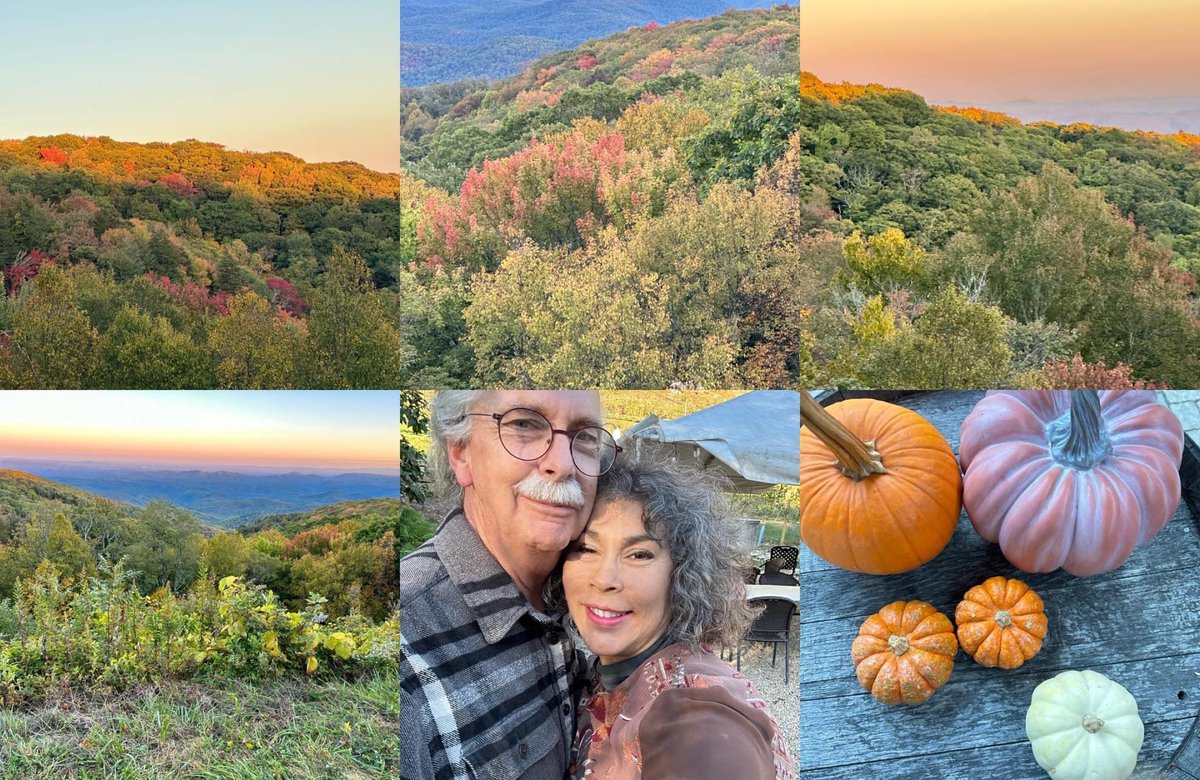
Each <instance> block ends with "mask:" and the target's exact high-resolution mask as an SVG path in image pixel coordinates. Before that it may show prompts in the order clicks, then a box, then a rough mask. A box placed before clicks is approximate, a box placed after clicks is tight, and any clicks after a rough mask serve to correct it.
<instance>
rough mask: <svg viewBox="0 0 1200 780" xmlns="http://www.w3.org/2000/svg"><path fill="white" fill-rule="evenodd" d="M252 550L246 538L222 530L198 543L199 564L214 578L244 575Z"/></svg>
mask: <svg viewBox="0 0 1200 780" xmlns="http://www.w3.org/2000/svg"><path fill="white" fill-rule="evenodd" d="M251 552H253V550H252V549H251V548H250V546H249V545H248V544H247V542H246V538H245V537H244V536H242V535H241V534H239V533H236V532H234V531H222V532H220V533H219V534H217V535H216V536H214V537H212V538H211V539H205V540H204V541H203V542H202V543H201V545H200V565H201V567H202V568H203V569H204V570H205V571H207V572H208V574H209V576H211V577H213V578H214V579H218V580H219V579H221V578H222V577H229V576H234V577H244V576H245V575H246V569H247V568H248V566H249V563H250V554H251Z"/></svg>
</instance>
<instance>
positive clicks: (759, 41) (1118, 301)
mask: <svg viewBox="0 0 1200 780" xmlns="http://www.w3.org/2000/svg"><path fill="white" fill-rule="evenodd" d="M797 45H798V42H797V11H796V10H795V9H791V8H788V7H787V6H780V7H777V8H775V9H773V10H770V11H745V12H734V11H731V12H727V13H725V14H723V15H720V16H716V17H712V18H708V19H702V20H699V21H692V20H684V21H681V22H677V23H674V24H670V25H664V26H659V25H656V24H649V25H646V26H644V27H641V28H635V29H631V30H628V31H626V32H624V33H619V34H616V35H612V36H609V37H607V38H604V39H601V40H597V41H590V42H587V43H585V44H583V45H581V46H579V47H577V48H575V49H573V50H570V51H564V52H558V53H556V54H552V55H548V56H546V57H543V58H541V59H540V60H538V61H537V62H536V63H535V64H533V65H532V66H530V67H528V68H527V69H526V70H524V71H523V72H522V73H520V74H519V75H517V76H514V77H512V78H509V79H506V80H502V81H495V82H482V81H477V82H472V81H463V82H456V83H452V84H436V85H431V86H428V87H423V88H418V89H408V90H405V91H404V92H403V96H402V104H403V105H402V122H403V124H402V134H403V145H402V153H403V163H404V172H403V173H402V174H401V190H400V198H401V203H402V222H403V231H404V235H405V240H404V243H403V244H402V249H401V251H402V256H403V260H404V262H403V267H402V269H401V271H400V281H399V284H400V288H401V290H402V302H401V309H402V311H401V338H402V340H403V341H404V342H405V348H404V349H405V354H404V356H402V363H403V366H404V370H403V372H402V376H403V377H404V378H405V380H404V381H406V382H408V383H410V386H413V387H428V386H439V385H445V384H463V383H484V384H490V383H501V384H525V385H552V386H557V385H583V386H587V385H601V386H624V387H654V386H665V385H667V384H669V383H672V382H677V383H684V384H689V385H692V386H704V387H718V386H735V385H741V386H800V385H805V386H842V387H854V386H873V387H949V386H955V387H983V386H1001V385H1003V386H1014V387H1050V386H1075V385H1080V384H1090V385H1093V386H1094V385H1098V384H1106V385H1108V384H1111V385H1118V386H1128V385H1134V384H1145V383H1152V384H1153V383H1157V384H1159V385H1166V386H1175V387H1180V386H1194V385H1195V384H1196V382H1197V379H1198V378H1200V362H1198V361H1200V358H1197V355H1200V318H1198V317H1197V311H1198V310H1197V300H1198V299H1197V293H1196V288H1195V273H1196V271H1197V270H1200V138H1197V137H1196V136H1192V135H1188V134H1186V133H1178V134H1175V135H1160V134H1154V133H1147V132H1132V131H1126V130H1119V129H1115V128H1107V127H1094V126H1089V125H1083V124H1075V125H1055V124H1051V123H1044V122H1043V123H1035V124H1023V123H1021V122H1019V121H1018V120H1016V119H1013V118H1011V117H1008V116H1005V115H1003V114H999V113H996V112H991V111H986V110H983V109H978V108H971V107H955V106H933V105H930V104H929V103H927V102H926V101H925V100H924V99H923V98H922V97H921V96H920V95H917V94H914V93H912V92H907V91H904V90H900V89H894V88H889V87H887V86H879V85H855V84H832V83H825V82H823V81H822V80H821V79H819V78H818V77H816V76H814V75H812V74H808V73H803V74H800V73H798V72H797V68H796V66H795V63H796V59H795V58H796V56H797V55H796V52H797ZM566 279H569V280H570V282H569V283H564V280H566Z"/></svg>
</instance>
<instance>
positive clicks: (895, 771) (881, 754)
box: [800, 392, 1200, 780]
mask: <svg viewBox="0 0 1200 780" xmlns="http://www.w3.org/2000/svg"><path fill="white" fill-rule="evenodd" d="M982 396H983V393H981V392H931V393H917V394H908V395H905V396H903V397H900V398H898V399H897V397H896V396H894V395H893V396H891V397H890V400H892V402H894V403H898V404H899V405H901V406H905V407H908V408H910V409H913V410H914V411H917V412H919V413H920V414H922V415H923V416H924V417H925V418H926V419H927V420H929V421H930V422H931V423H933V424H934V426H935V427H937V428H938V430H940V431H941V432H942V434H943V435H944V436H945V437H946V439H947V440H948V441H949V442H950V446H951V447H952V448H953V449H954V451H955V454H957V452H958V431H959V425H960V424H961V422H962V420H963V418H964V417H965V416H966V415H967V413H968V412H969V411H970V410H971V408H972V407H973V406H974V405H975V403H976V402H977V401H978V400H979V399H980V398H981V397H982ZM1185 444H1186V446H1185V451H1184V457H1183V466H1182V467H1181V469H1180V472H1181V475H1182V477H1183V490H1184V500H1183V501H1182V502H1180V506H1179V509H1178V510H1177V511H1176V513H1175V515H1174V517H1173V518H1172V519H1171V520H1170V521H1169V522H1168V523H1167V525H1166V527H1164V528H1163V530H1162V531H1161V532H1160V533H1159V534H1158V535H1157V536H1156V537H1155V538H1154V539H1152V540H1151V541H1149V542H1148V543H1147V544H1145V545H1143V546H1141V547H1139V548H1137V549H1136V550H1135V551H1134V553H1133V555H1132V556H1131V557H1130V558H1129V560H1127V561H1126V562H1125V563H1124V564H1123V565H1122V566H1120V567H1119V568H1117V569H1116V570H1115V571H1112V572H1109V573H1107V574H1099V575H1094V576H1091V577H1075V576H1072V575H1070V574H1067V573H1065V572H1063V571H1062V570H1059V571H1056V572H1053V573H1049V574H1028V573H1026V572H1022V571H1019V570H1018V569H1016V568H1015V567H1013V566H1012V565H1011V564H1009V563H1008V561H1007V560H1005V558H1004V556H1003V555H1002V554H1001V553H1000V548H999V546H997V545H994V544H990V543H988V542H986V541H984V540H983V539H982V538H981V537H980V536H979V535H978V534H977V533H976V532H975V529H974V527H973V526H972V525H971V522H970V520H969V519H968V518H967V515H966V512H965V511H964V512H963V513H962V514H961V515H960V517H959V523H958V527H957V528H956V529H955V532H954V536H953V538H952V539H951V540H950V543H949V545H948V546H947V547H946V549H945V550H943V551H942V553H941V554H940V555H938V557H936V558H934V559H933V560H932V561H931V562H929V563H927V564H925V565H924V566H921V567H919V568H917V569H915V570H913V571H910V572H905V573H903V574H896V575H890V576H874V575H869V574H858V573H854V572H849V571H845V570H843V569H839V568H836V567H834V566H832V565H831V564H829V563H826V562H825V561H823V560H821V559H820V558H818V557H817V556H816V555H814V554H813V552H812V551H811V550H809V549H808V548H807V547H805V546H804V545H801V549H800V572H801V574H800V581H801V582H802V583H804V603H803V605H802V608H801V613H800V614H801V620H800V624H801V631H800V637H801V641H800V694H801V703H800V767H801V771H802V772H803V777H804V778H805V780H832V779H833V778H856V779H857V778H861V777H886V778H890V779H895V780H901V779H902V778H931V777H936V778H941V779H943V780H953V779H954V778H964V779H965V778H981V777H1004V778H1005V779H1006V780H1043V779H1044V778H1046V777H1048V775H1047V773H1046V772H1045V771H1044V770H1042V769H1041V768H1040V767H1039V766H1038V765H1037V762H1036V761H1035V760H1034V758H1033V751H1032V749H1031V747H1030V745H1029V741H1028V739H1027V738H1026V736H1025V712H1026V710H1027V709H1028V708H1029V702H1030V697H1031V695H1032V694H1033V689H1034V688H1035V687H1036V686H1037V684H1038V683H1040V682H1042V681H1043V680H1047V679H1049V678H1051V677H1053V676H1055V675H1056V674H1058V673H1059V672H1062V671H1065V670H1067V669H1092V670H1094V671H1097V672H1100V673H1101V674H1104V675H1106V676H1108V677H1110V678H1112V679H1113V680H1115V681H1116V682H1118V683H1120V684H1121V685H1123V686H1125V688H1127V689H1128V690H1129V692H1130V693H1132V694H1133V696H1134V698H1135V699H1136V700H1137V703H1138V713H1139V715H1140V717H1141V719H1142V721H1143V723H1144V724H1145V730H1146V736H1145V741H1144V743H1143V745H1142V749H1141V752H1140V753H1139V755H1138V763H1137V770H1136V771H1135V776H1141V774H1139V773H1143V774H1145V775H1146V776H1151V775H1152V776H1154V777H1160V778H1166V779H1167V780H1188V779H1189V778H1190V779H1193V780H1194V779H1195V778H1200V740H1197V738H1196V737H1195V735H1194V724H1195V722H1196V720H1197V702H1200V615H1198V608H1200V535H1198V532H1200V529H1198V527H1197V518H1200V450H1198V449H1197V447H1196V444H1195V442H1192V441H1190V440H1188V441H1187V442H1186V443H1185ZM801 522H803V519H802V521H801ZM995 575H1004V576H1006V577H1015V578H1017V579H1020V580H1022V581H1024V582H1025V583H1027V584H1028V585H1029V586H1030V587H1032V588H1033V589H1034V590H1036V591H1037V592H1038V593H1039V594H1040V595H1041V596H1042V598H1043V600H1044V601H1045V604H1046V615H1047V617H1048V618H1049V633H1048V634H1047V637H1046V640H1045V643H1044V644H1043V646H1042V649H1041V652H1039V653H1038V654H1037V655H1035V656H1034V657H1033V658H1032V659H1030V660H1029V661H1027V662H1026V663H1025V664H1024V665H1023V666H1021V667H1020V668H1018V669H1014V670H1003V669H988V668H985V667H983V666H980V665H979V664H977V663H975V662H974V661H973V660H972V659H971V658H970V657H969V656H968V655H966V654H965V653H963V652H960V653H959V654H958V656H957V657H956V659H955V664H954V671H953V673H952V674H951V676H950V680H949V682H948V683H947V684H946V685H945V686H944V687H942V688H941V689H940V690H938V691H937V692H936V693H934V695H933V697H932V698H931V699H930V700H929V701H927V702H925V703H924V704H921V705H918V706H915V707H903V706H893V707H889V706H885V705H883V704H880V703H879V702H877V701H876V700H875V699H874V698H872V697H871V695H870V693H868V692H867V691H865V690H863V688H862V687H861V686H860V685H859V683H858V679H857V677H856V676H855V672H854V664H853V663H852V662H851V660H850V644H851V642H853V640H854V637H855V636H857V634H858V629H859V626H860V625H861V624H862V622H863V621H864V620H866V618H867V617H868V616H870V615H871V614H873V613H875V612H876V611H878V610H879V608H880V607H882V606H884V605H885V604H888V603H890V602H892V601H897V600H901V599H920V600H922V601H927V602H929V603H931V604H933V605H934V606H935V607H937V609H938V610H940V611H941V612H943V613H945V614H946V615H948V616H949V617H951V619H953V616H954V608H955V606H956V605H957V604H958V602H959V601H960V600H961V599H962V596H963V594H964V593H965V592H966V591H967V589H968V588H970V587H971V586H973V585H977V584H979V583H981V582H983V581H984V580H985V579H987V578H988V577H991V576H995ZM1156 771H1158V772H1161V773H1162V774H1155V772H1156Z"/></svg>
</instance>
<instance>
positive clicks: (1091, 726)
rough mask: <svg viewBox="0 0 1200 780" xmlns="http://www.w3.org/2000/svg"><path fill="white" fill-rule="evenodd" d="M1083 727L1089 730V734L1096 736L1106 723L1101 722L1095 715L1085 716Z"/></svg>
mask: <svg viewBox="0 0 1200 780" xmlns="http://www.w3.org/2000/svg"><path fill="white" fill-rule="evenodd" d="M1083 727H1084V728H1085V729H1087V732H1088V733H1089V734H1095V733H1096V732H1097V731H1099V730H1100V729H1102V728H1104V721H1102V720H1100V719H1099V718H1097V717H1096V716H1095V715H1084V716H1083Z"/></svg>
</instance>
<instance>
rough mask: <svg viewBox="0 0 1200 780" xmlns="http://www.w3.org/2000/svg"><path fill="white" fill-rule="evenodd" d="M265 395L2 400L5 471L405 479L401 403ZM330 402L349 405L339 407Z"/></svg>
mask: <svg viewBox="0 0 1200 780" xmlns="http://www.w3.org/2000/svg"><path fill="white" fill-rule="evenodd" d="M258 395H260V394H254V393H242V394H236V395H235V396H229V395H225V396H224V397H223V394H221V393H211V392H210V393H195V394H183V393H166V394H157V395H147V394H138V393H121V392H117V391H106V392H99V393H69V392H61V391H60V392H49V393H26V392H20V391H13V392H8V393H2V394H0V400H2V401H7V402H8V403H6V404H4V405H3V406H4V407H5V408H4V409H3V411H2V412H0V464H2V463H3V460H4V459H5V458H10V459H11V458H22V459H26V458H27V459H48V460H79V461H86V460H96V461H113V462H121V463H139V464H145V465H151V466H153V465H170V466H195V465H207V466H217V467H236V466H251V467H276V468H279V467H295V468H306V469H345V470H354V469H371V470H376V471H378V470H386V471H391V470H393V469H394V470H396V471H397V472H398V470H399V457H400V456H399V407H398V399H397V401H395V402H393V404H392V405H393V406H394V409H395V410H394V412H393V411H392V409H390V408H389V404H388V400H389V396H388V394H381V397H379V398H373V399H372V402H373V404H374V408H372V409H370V410H361V409H360V407H358V406H356V405H355V404H354V403H353V402H354V401H357V400H359V398H356V397H355V395H354V394H353V393H349V394H329V395H328V396H325V397H322V398H318V397H315V394H297V395H296V396H292V397H289V396H288V395H287V394H276V395H274V396H272V397H271V399H269V400H268V399H264V398H261V397H257V396H258ZM237 396H240V397H237ZM333 400H336V401H343V402H344V401H348V402H350V403H347V404H343V408H338V407H336V406H335V405H334V404H333V403H330V401H333ZM289 401H296V402H300V403H303V404H304V405H305V406H304V407H302V408H301V407H297V408H290V407H289V403H288V402H289ZM234 402H237V403H234ZM247 404H249V405H247Z"/></svg>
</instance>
